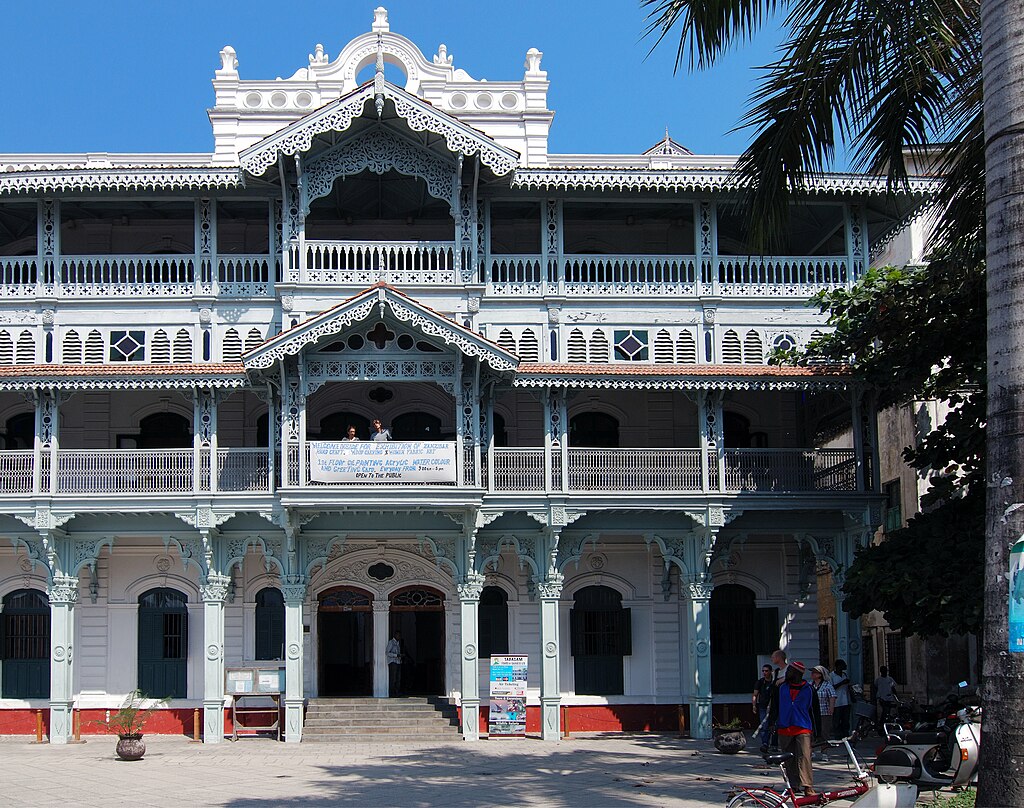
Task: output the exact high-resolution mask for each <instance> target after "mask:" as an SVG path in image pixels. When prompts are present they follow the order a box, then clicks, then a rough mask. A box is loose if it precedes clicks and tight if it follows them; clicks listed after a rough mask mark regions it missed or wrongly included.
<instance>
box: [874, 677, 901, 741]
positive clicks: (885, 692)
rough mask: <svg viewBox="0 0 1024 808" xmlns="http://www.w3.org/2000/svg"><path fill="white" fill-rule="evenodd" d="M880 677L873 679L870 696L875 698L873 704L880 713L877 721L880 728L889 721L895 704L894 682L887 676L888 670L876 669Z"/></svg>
mask: <svg viewBox="0 0 1024 808" xmlns="http://www.w3.org/2000/svg"><path fill="white" fill-rule="evenodd" d="M878 673H879V674H880V676H879V677H878V678H877V679H875V687H874V692H873V694H872V695H874V697H875V704H876V705H877V706H878V708H879V709H880V710H881V711H882V712H881V716H879V719H878V726H879V727H881V726H882V725H883V724H885V722H886V721H888V720H889V715H890V713H891V712H892V708H893V705H894V704H895V703H896V680H895V679H893V678H892V677H891V676H890V675H889V669H888V668H887V667H885V665H882V666H881V667H880V668H879V669H878Z"/></svg>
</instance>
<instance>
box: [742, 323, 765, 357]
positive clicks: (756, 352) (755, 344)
mask: <svg viewBox="0 0 1024 808" xmlns="http://www.w3.org/2000/svg"><path fill="white" fill-rule="evenodd" d="M743 362H744V363H745V364H747V365H761V364H764V346H763V344H762V343H761V337H760V335H759V334H758V333H757V332H756V331H748V332H747V336H746V338H745V339H744V340H743Z"/></svg>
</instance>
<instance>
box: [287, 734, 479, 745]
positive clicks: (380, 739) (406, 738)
mask: <svg viewBox="0 0 1024 808" xmlns="http://www.w3.org/2000/svg"><path fill="white" fill-rule="evenodd" d="M461 740H462V735H461V734H459V733H458V732H451V733H447V732H446V733H441V734H437V735H430V736H425V735H411V734H409V733H405V734H402V735H360V734H351V735H306V734H303V736H302V742H303V743H347V744H372V743H408V742H416V741H419V742H422V743H431V744H433V743H452V744H455V743H459V742H461Z"/></svg>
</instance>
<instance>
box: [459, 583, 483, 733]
mask: <svg viewBox="0 0 1024 808" xmlns="http://www.w3.org/2000/svg"><path fill="white" fill-rule="evenodd" d="M466 579H467V580H466V582H465V583H461V584H459V607H460V622H461V636H462V654H461V658H462V671H461V672H462V687H461V690H462V737H463V739H465V740H467V741H478V740H480V653H479V651H480V631H479V625H480V621H479V606H480V593H481V592H482V591H483V588H484V576H482V575H480V574H479V573H470V574H469V575H467V576H466Z"/></svg>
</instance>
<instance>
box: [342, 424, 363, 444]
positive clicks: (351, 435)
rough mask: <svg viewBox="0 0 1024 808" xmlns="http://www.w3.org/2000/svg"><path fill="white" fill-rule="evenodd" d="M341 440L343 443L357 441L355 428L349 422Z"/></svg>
mask: <svg viewBox="0 0 1024 808" xmlns="http://www.w3.org/2000/svg"><path fill="white" fill-rule="evenodd" d="M341 440H342V442H343V443H355V442H356V441H358V440H359V438H357V437H356V428H355V427H354V426H352V425H351V424H349V425H348V428H347V429H346V430H345V437H343V438H342V439H341Z"/></svg>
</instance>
